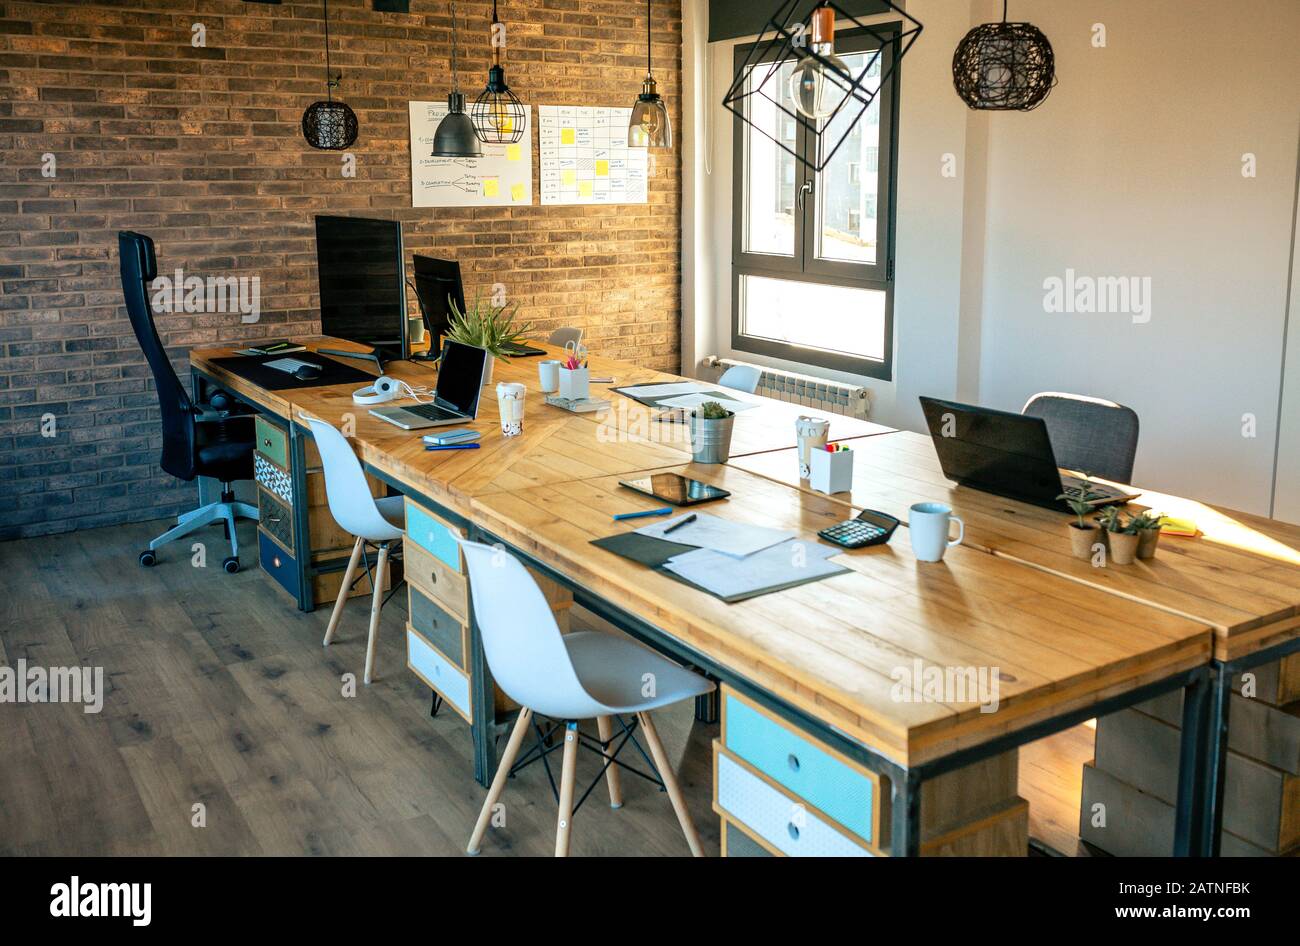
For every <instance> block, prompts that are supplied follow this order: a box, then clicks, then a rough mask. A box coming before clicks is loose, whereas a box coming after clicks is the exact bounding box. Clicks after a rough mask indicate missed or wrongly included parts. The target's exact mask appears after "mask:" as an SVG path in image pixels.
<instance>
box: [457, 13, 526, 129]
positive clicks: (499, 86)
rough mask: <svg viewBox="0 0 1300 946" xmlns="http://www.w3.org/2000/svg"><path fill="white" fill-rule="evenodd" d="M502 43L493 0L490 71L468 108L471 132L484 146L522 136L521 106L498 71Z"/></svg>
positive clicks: (503, 32)
mask: <svg viewBox="0 0 1300 946" xmlns="http://www.w3.org/2000/svg"><path fill="white" fill-rule="evenodd" d="M505 40H506V29H505V25H504V24H503V23H502V22H501V20H499V19H498V18H497V0H492V68H490V69H489V70H488V81H487V86H486V87H484V89H483V91H482V92H480V93H479V96H478V98H477V99H475V101H474V105H473V106H472V107H471V108H470V118H471V119H472V120H473V122H474V132H475V134H477V135H478V138H479V141H482V142H483V143H484V144H513V143H514V142H516V141H518V140H519V139H520V138H522V137H523V136H524V126H525V125H526V124H527V122H526V121H525V117H526V116H525V112H524V106H523V103H522V102H520V101H519V98H518V96H516V95H515V94H514V93H513V92H511V91H510V86H508V85H506V71H505V69H503V68H502V67H501V48H502V47H503V46H505Z"/></svg>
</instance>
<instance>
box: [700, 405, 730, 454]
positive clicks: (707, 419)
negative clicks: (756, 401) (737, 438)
mask: <svg viewBox="0 0 1300 946" xmlns="http://www.w3.org/2000/svg"><path fill="white" fill-rule="evenodd" d="M735 419H736V415H735V414H734V413H733V412H731V411H729V410H727V409H726V408H725V407H723V406H722V405H721V404H719V403H718V402H717V401H705V402H704V403H703V404H701V405H700V406H699V407H697V408H696V409H695V410H693V411H691V459H692V460H694V461H695V462H696V463H726V462H727V459H728V458H729V457H730V456H731V425H732V422H733V421H735Z"/></svg>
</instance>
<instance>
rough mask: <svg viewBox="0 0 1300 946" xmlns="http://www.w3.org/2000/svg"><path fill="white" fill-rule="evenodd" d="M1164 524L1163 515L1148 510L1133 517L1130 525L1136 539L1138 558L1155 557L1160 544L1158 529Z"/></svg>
mask: <svg viewBox="0 0 1300 946" xmlns="http://www.w3.org/2000/svg"><path fill="white" fill-rule="evenodd" d="M1164 522H1165V517H1164V516H1163V515H1161V514H1160V513H1158V512H1151V511H1150V510H1147V511H1146V512H1141V513H1138V514H1137V515H1136V516H1134V517H1133V519H1132V521H1131V524H1132V526H1133V530H1134V531H1135V532H1136V533H1137V537H1138V548H1137V557H1138V558H1140V559H1149V558H1155V557H1156V546H1157V545H1159V543H1160V527H1161V526H1162V525H1164Z"/></svg>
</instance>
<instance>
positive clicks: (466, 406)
mask: <svg viewBox="0 0 1300 946" xmlns="http://www.w3.org/2000/svg"><path fill="white" fill-rule="evenodd" d="M486 367H487V352H485V351H484V350H483V349H482V348H475V347H474V346H472V345H462V344H460V342H448V343H447V344H446V346H445V347H444V348H443V352H442V363H441V364H440V365H439V366H438V386H437V387H436V388H434V393H435V394H437V395H438V400H440V401H444V402H446V403H447V404H449V405H451V406H452V407H454V408H456V410H458V411H460V412H461V413H462V414H467V415H469V416H470V417H477V416H478V397H479V394H480V393H481V391H482V389H483V371H484V369H485V368H486Z"/></svg>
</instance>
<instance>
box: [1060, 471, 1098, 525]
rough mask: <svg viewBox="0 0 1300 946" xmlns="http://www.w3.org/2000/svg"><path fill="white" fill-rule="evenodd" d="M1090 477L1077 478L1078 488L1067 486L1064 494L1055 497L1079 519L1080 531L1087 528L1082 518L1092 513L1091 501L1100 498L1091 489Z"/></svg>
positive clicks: (1084, 475)
mask: <svg viewBox="0 0 1300 946" xmlns="http://www.w3.org/2000/svg"><path fill="white" fill-rule="evenodd" d="M1091 476H1092V474H1091V473H1084V474H1083V475H1082V476H1080V477H1079V485H1078V486H1067V487H1065V492H1063V493H1062V494H1061V495H1060V496H1057V497H1056V498H1057V499H1058V500H1063V501H1064V502H1065V504H1066V505H1067V506H1069V507H1070V510H1071V511H1072V512H1073V513H1074V514H1075V515H1076V516H1078V517H1079V528H1080V529H1086V528H1088V523H1087V522H1086V521H1085V518H1084V517H1085V516H1087V515H1088V513H1090V512H1092V511H1093V510H1092V502H1091V500H1094V499H1100V498H1101V493H1098V492H1097V491H1096V490H1094V489H1093V482H1092V480H1091V479H1090V477H1091Z"/></svg>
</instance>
